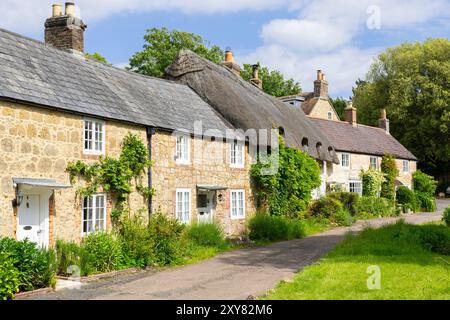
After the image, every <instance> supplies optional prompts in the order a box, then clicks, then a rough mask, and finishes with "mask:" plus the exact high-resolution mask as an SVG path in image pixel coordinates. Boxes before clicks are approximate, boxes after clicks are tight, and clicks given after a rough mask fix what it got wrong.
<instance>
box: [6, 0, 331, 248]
mask: <svg viewBox="0 0 450 320" xmlns="http://www.w3.org/2000/svg"><path fill="white" fill-rule="evenodd" d="M62 11H63V10H62V8H61V6H59V5H54V6H53V14H52V17H50V18H49V19H47V21H46V23H45V43H42V42H39V41H36V40H33V39H29V38H26V37H24V36H21V35H18V34H15V33H12V32H10V31H7V30H3V29H0V188H1V190H2V194H1V197H0V236H11V237H15V238H17V239H25V238H28V239H30V240H32V241H35V242H37V243H39V244H40V245H42V246H49V245H50V246H51V245H53V244H54V243H55V241H56V240H57V239H64V240H74V241H79V240H80V239H81V237H83V236H84V235H86V234H88V233H90V232H92V231H94V230H109V229H110V228H111V219H110V213H111V207H112V202H111V199H110V197H109V196H108V194H107V193H106V192H99V193H97V194H95V195H93V196H90V197H85V198H82V199H80V198H79V196H77V189H78V188H79V187H80V186H81V185H82V182H81V183H77V184H76V185H71V183H70V179H69V175H68V173H67V172H66V168H67V165H68V164H69V163H70V162H73V161H77V160H81V161H84V162H87V163H92V162H94V161H98V160H99V159H100V157H102V156H110V157H117V156H118V155H119V154H120V152H121V141H122V140H123V138H124V137H125V136H126V135H127V134H128V133H133V134H135V135H137V136H139V137H140V139H141V140H142V141H143V142H144V143H145V144H146V145H147V146H148V154H149V157H150V160H152V161H153V163H154V165H153V166H152V168H151V169H149V170H148V174H147V176H146V177H145V179H144V184H146V185H148V187H150V188H154V189H155V195H154V196H152V197H150V199H148V201H145V200H144V198H143V197H142V196H141V195H140V194H138V193H137V192H133V193H132V194H131V195H130V201H129V204H130V209H131V210H132V211H133V212H137V211H139V210H140V209H145V210H146V211H148V214H149V215H150V216H151V214H153V213H154V212H155V211H157V210H160V211H162V212H164V213H166V214H169V215H171V216H172V217H174V218H177V219H179V220H180V221H182V222H184V223H190V222H193V221H205V222H208V221H212V220H216V221H218V222H219V223H220V224H221V225H222V226H223V228H224V230H225V232H226V233H227V234H228V235H230V236H233V235H238V234H241V233H242V232H243V231H244V229H245V221H246V218H248V217H249V216H250V215H252V214H253V213H254V211H255V208H254V204H253V196H252V189H251V185H250V176H249V170H250V165H251V163H252V157H253V155H252V153H251V152H249V148H250V146H253V144H252V143H250V141H248V139H246V136H245V135H244V134H242V133H241V132H243V131H244V130H247V129H250V128H254V129H255V130H258V129H260V128H262V127H264V128H266V129H273V128H276V129H277V130H280V132H282V133H283V135H285V136H286V140H287V142H288V143H289V144H292V145H296V146H301V145H302V143H303V144H304V143H305V141H306V145H308V142H309V145H310V148H309V149H308V150H309V153H310V154H311V155H312V156H314V157H316V158H317V159H322V160H321V161H330V162H331V161H335V162H337V158H336V155H335V154H334V150H333V148H332V146H331V144H330V143H329V141H328V140H327V138H326V137H325V136H323V135H322V134H320V133H319V132H318V131H317V130H316V129H315V128H314V126H313V125H312V123H311V122H310V120H309V119H307V118H306V117H305V116H304V115H302V114H300V113H293V112H291V111H289V110H288V109H285V108H283V104H282V103H281V102H279V101H278V100H276V99H275V98H272V97H269V96H267V95H265V94H264V93H262V92H261V91H260V90H259V89H257V88H256V87H255V86H253V85H251V84H248V83H245V82H244V81H243V80H241V79H237V78H236V76H234V75H233V76H234V77H235V78H230V77H231V74H232V73H231V72H230V70H231V69H229V68H227V66H226V65H227V63H228V62H227V63H225V66H214V67H213V68H212V72H211V73H210V74H209V76H211V77H213V78H214V79H213V80H214V81H216V85H219V83H222V84H224V86H222V87H218V88H220V90H222V92H219V91H217V92H215V93H216V94H217V96H219V95H220V96H222V101H220V100H218V99H217V100H216V99H213V97H212V96H208V97H205V96H202V95H200V96H199V95H198V94H196V92H195V91H196V89H198V88H196V87H194V86H192V87H193V89H191V88H190V87H189V86H188V85H186V84H184V83H177V82H175V81H170V80H163V79H157V78H152V77H146V76H142V75H139V74H136V73H133V72H129V71H125V70H122V69H118V68H115V67H113V66H109V65H106V64H102V63H99V62H97V61H94V60H90V59H87V58H85V56H84V54H83V53H82V51H83V49H84V33H85V31H86V29H87V26H86V25H85V24H84V22H83V21H82V20H81V19H79V18H78V17H76V16H75V15H74V5H73V3H69V2H68V3H66V6H65V11H64V13H63V12H62ZM197 58H198V57H197ZM228 64H230V63H228ZM231 66H232V67H233V66H234V64H233V63H231ZM195 74H196V75H199V76H201V75H200V74H199V73H195ZM193 75H194V73H193ZM180 82H182V81H180ZM227 85H229V87H226V86H227ZM255 90H258V91H255ZM247 91H249V93H246V92H247ZM217 96H216V98H217ZM223 97H228V98H230V99H223ZM202 98H204V99H202ZM209 98H211V99H209ZM231 98H233V99H231ZM227 101H234V102H233V103H234V109H233V110H230V112H226V111H225V110H226V109H227V108H228V107H229V105H228V104H225V102H227ZM209 103H212V104H213V105H210V104H209ZM257 108H260V110H261V113H259V112H258V109H257ZM258 114H260V117H258ZM240 120H242V121H240ZM236 129H241V130H240V131H239V130H238V131H236ZM256 146H257V147H260V149H261V148H263V147H264V148H266V147H267V143H266V144H261V146H259V142H256Z"/></svg>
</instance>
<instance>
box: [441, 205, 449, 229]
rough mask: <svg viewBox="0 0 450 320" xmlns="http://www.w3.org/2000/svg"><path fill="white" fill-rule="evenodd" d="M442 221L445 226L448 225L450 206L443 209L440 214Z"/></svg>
mask: <svg viewBox="0 0 450 320" xmlns="http://www.w3.org/2000/svg"><path fill="white" fill-rule="evenodd" d="M442 221H444V223H445V225H446V226H447V227H450V207H448V208H446V209H445V210H444V215H443V216H442Z"/></svg>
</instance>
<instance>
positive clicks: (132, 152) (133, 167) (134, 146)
mask: <svg viewBox="0 0 450 320" xmlns="http://www.w3.org/2000/svg"><path fill="white" fill-rule="evenodd" d="M121 147H122V151H121V154H120V156H119V158H118V159H114V158H112V157H100V160H99V161H98V162H95V163H92V164H87V163H85V162H83V161H80V160H78V161H76V162H71V163H69V165H68V166H67V169H66V171H67V172H68V173H69V174H70V180H71V183H72V184H74V183H75V182H76V181H77V179H80V178H82V179H83V180H84V182H85V183H84V186H83V187H80V188H79V189H78V190H77V195H79V196H81V197H87V196H91V195H92V194H94V193H96V192H97V191H98V190H99V188H100V187H101V188H103V191H104V192H107V193H108V194H109V195H110V196H111V198H112V199H113V208H112V211H111V218H113V219H118V218H119V217H120V216H121V215H122V214H123V213H124V212H127V211H128V207H129V206H128V199H129V195H130V194H131V192H132V191H133V185H132V182H133V181H134V182H135V186H136V190H137V191H138V192H139V193H140V194H141V195H142V196H143V197H144V198H146V199H148V197H150V196H151V195H153V193H154V190H153V189H152V188H149V187H148V186H144V185H143V184H142V179H143V176H144V174H145V170H146V169H147V168H150V166H151V165H152V163H151V161H150V160H149V159H148V153H147V148H146V146H145V144H144V143H143V142H142V141H141V140H140V138H139V137H138V136H137V135H134V134H131V133H128V135H127V136H125V138H124V139H123V141H122V144H121Z"/></svg>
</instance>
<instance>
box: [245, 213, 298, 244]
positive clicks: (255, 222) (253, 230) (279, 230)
mask: <svg viewBox="0 0 450 320" xmlns="http://www.w3.org/2000/svg"><path fill="white" fill-rule="evenodd" d="M249 229H250V234H249V237H250V239H251V240H255V241H281V240H292V239H299V238H302V237H304V235H305V232H304V225H303V223H302V221H300V220H298V219H288V218H284V217H278V216H271V215H268V214H266V213H257V214H256V215H255V216H253V217H252V218H251V219H250V221H249Z"/></svg>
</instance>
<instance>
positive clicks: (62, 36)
mask: <svg viewBox="0 0 450 320" xmlns="http://www.w3.org/2000/svg"><path fill="white" fill-rule="evenodd" d="M86 28H87V25H85V24H84V23H83V21H82V20H81V19H80V18H78V17H76V16H75V4H74V3H73V2H66V4H65V13H64V15H62V6H61V5H60V4H54V5H53V10H52V17H51V18H48V19H47V20H46V21H45V43H47V44H49V45H51V46H53V47H55V48H57V49H60V50H65V51H69V52H84V31H85V30H86Z"/></svg>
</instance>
